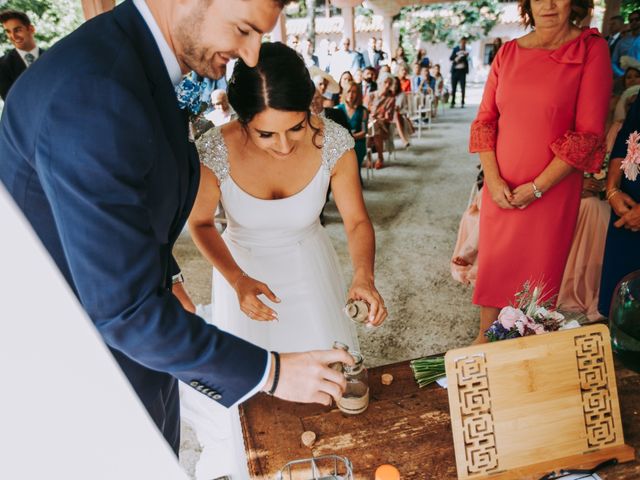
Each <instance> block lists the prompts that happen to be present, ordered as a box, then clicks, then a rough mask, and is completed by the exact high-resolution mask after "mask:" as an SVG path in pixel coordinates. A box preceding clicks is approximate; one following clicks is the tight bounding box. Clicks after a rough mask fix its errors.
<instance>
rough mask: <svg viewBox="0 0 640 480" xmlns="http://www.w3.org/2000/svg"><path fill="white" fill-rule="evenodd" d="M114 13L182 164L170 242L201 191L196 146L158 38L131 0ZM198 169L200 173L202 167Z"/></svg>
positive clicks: (175, 154)
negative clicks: (141, 70) (177, 97)
mask: <svg viewBox="0 0 640 480" xmlns="http://www.w3.org/2000/svg"><path fill="white" fill-rule="evenodd" d="M113 13H114V16H115V19H116V21H117V22H118V23H119V24H120V26H121V27H122V29H123V31H124V32H125V33H126V34H127V36H129V37H130V38H131V43H132V45H133V47H134V48H135V49H136V50H137V52H138V56H139V58H140V62H141V64H142V65H143V68H144V70H145V73H146V75H147V81H148V82H149V85H150V88H151V92H152V96H153V100H154V103H155V106H156V108H157V111H158V115H159V118H160V121H161V123H162V126H163V130H164V135H165V137H166V139H167V141H168V143H169V145H170V146H171V150H172V151H173V156H174V159H175V161H176V162H177V164H178V172H179V179H177V180H178V182H179V187H180V205H179V206H178V208H177V210H176V212H175V217H174V221H173V224H172V232H171V235H170V237H171V238H170V241H171V243H173V242H174V241H175V239H176V238H177V236H178V235H179V234H180V231H181V230H182V227H183V226H184V221H185V220H186V217H187V216H188V211H189V210H190V209H191V206H192V204H193V198H195V192H194V191H193V190H194V189H195V190H197V185H198V184H197V183H195V182H194V179H193V177H194V175H195V172H194V168H193V160H192V158H191V157H192V151H191V150H192V148H193V146H192V145H191V144H190V142H189V141H188V138H189V131H188V124H187V121H186V116H185V114H184V112H183V111H181V110H180V109H179V108H178V101H177V99H176V93H175V89H174V86H173V83H172V82H171V79H170V78H169V74H168V72H167V69H166V66H165V64H164V62H163V60H162V55H161V54H160V50H159V49H158V46H157V44H156V42H155V39H154V38H153V35H152V34H151V32H150V31H149V28H148V27H147V25H146V23H145V22H144V20H143V18H142V16H141V15H140V13H139V12H138V10H137V9H136V7H135V5H133V3H132V2H130V1H128V2H124V3H123V4H121V5H120V6H118V7H116V8H115V9H114V12H113ZM196 161H197V154H196ZM197 171H198V172H199V170H197ZM194 183H195V188H194ZM185 212H186V213H185Z"/></svg>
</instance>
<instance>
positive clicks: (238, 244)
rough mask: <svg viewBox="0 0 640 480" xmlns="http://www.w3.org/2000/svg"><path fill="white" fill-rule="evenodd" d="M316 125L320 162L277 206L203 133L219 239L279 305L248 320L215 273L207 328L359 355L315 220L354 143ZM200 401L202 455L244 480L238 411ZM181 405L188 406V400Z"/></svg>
mask: <svg viewBox="0 0 640 480" xmlns="http://www.w3.org/2000/svg"><path fill="white" fill-rule="evenodd" d="M322 120H323V121H324V137H323V138H324V141H323V147H322V163H321V165H320V167H319V169H318V171H317V173H316V175H315V176H314V177H313V179H312V180H311V181H310V182H309V183H308V184H307V185H306V186H305V187H304V188H303V189H302V190H301V191H300V192H298V193H296V194H294V195H292V196H290V197H286V198H282V199H277V200H263V199H259V198H256V197H254V196H252V195H250V194H248V193H247V192H245V191H244V190H242V189H241V188H240V187H239V186H238V185H237V184H236V183H235V182H234V180H233V171H231V170H230V168H229V161H228V158H227V147H226V145H225V142H224V138H223V136H222V133H221V131H220V129H219V128H215V129H212V130H209V131H208V132H207V133H205V134H204V135H203V136H202V138H201V139H200V140H199V151H200V157H201V159H200V160H201V162H202V163H203V164H204V165H205V166H207V167H208V168H210V169H211V170H212V171H213V172H214V173H215V175H216V177H217V178H218V181H219V183H220V190H221V193H222V195H221V203H222V205H223V207H224V210H225V212H226V216H227V228H226V230H225V232H224V233H223V235H222V237H223V238H224V241H225V243H226V244H227V246H228V248H229V250H230V251H231V254H232V255H233V258H234V260H235V261H236V262H237V264H238V265H239V267H240V268H241V269H242V270H243V271H244V272H246V273H247V275H249V276H250V277H252V278H255V279H257V280H259V281H261V282H264V283H266V284H267V285H268V286H269V288H270V289H271V290H272V291H273V292H274V293H275V294H276V296H277V297H278V298H279V299H280V300H281V302H280V303H277V304H276V303H272V302H270V301H269V300H267V299H266V298H264V296H262V297H260V298H261V300H262V301H264V302H265V303H266V304H267V305H269V307H271V308H272V309H273V310H275V311H276V312H277V313H278V320H277V321H272V322H259V321H255V320H251V319H250V318H249V317H247V316H246V315H245V314H244V313H242V311H241V310H240V307H239V303H238V297H237V295H236V292H235V290H233V288H232V287H231V286H230V285H229V283H228V282H227V281H226V280H225V278H224V277H223V276H222V275H221V274H220V273H219V272H218V271H217V270H215V269H214V270H213V287H212V303H213V320H212V323H214V324H215V325H216V326H218V327H219V328H221V329H222V330H226V331H228V332H230V333H233V334H235V335H237V336H239V337H241V338H244V339H246V340H248V341H250V342H252V343H255V344H257V345H259V346H261V347H263V348H265V349H267V350H276V351H278V352H300V351H307V350H316V349H330V348H332V345H333V342H334V341H336V340H337V341H340V342H342V343H345V344H347V345H349V346H350V347H351V348H352V349H355V350H358V349H359V347H358V340H357V335H356V332H355V328H354V326H353V323H352V322H351V320H349V319H348V318H347V317H346V315H345V314H344V312H343V308H344V304H345V301H346V285H345V282H344V279H343V276H342V272H341V268H340V264H339V262H338V257H337V255H336V252H335V250H334V249H333V246H332V245H331V242H330V239H329V237H328V235H327V233H326V231H325V229H324V228H323V227H322V225H321V224H320V221H319V216H320V212H321V211H322V208H323V206H324V204H325V199H326V195H327V189H328V187H329V182H330V177H331V172H332V170H333V168H334V166H335V164H336V162H337V161H338V159H339V158H340V157H342V155H343V154H344V153H345V152H346V151H347V150H349V149H351V148H353V146H354V142H353V138H352V137H351V135H350V134H349V133H348V132H347V130H345V129H344V128H342V127H341V126H339V125H337V124H336V123H334V122H332V121H331V120H328V119H326V118H322ZM196 394H197V393H196ZM183 400H184V397H183ZM203 401H204V403H202V407H203V408H205V409H206V410H202V409H200V410H202V413H203V414H204V415H205V416H206V417H207V418H203V419H202V425H200V426H199V425H193V424H195V423H200V422H198V421H197V420H196V419H194V418H193V415H189V417H190V423H191V424H192V425H193V426H194V428H195V429H196V431H197V434H198V436H199V438H200V441H201V442H202V441H203V437H207V438H208V440H205V442H203V443H205V445H204V448H205V450H206V449H207V448H210V449H218V450H217V451H216V457H217V458H218V459H219V461H220V462H225V461H226V462H227V465H228V459H229V458H234V459H235V462H234V463H235V465H233V466H231V470H232V471H231V473H232V478H233V479H234V480H235V479H242V480H244V479H245V478H248V473H247V467H246V456H245V453H244V444H243V441H242V435H241V431H240V423H239V420H238V414H237V409H232V410H223V409H220V408H215V409H214V408H213V406H212V404H211V402H210V401H209V400H208V399H206V398H205V399H203ZM187 403H188V404H191V403H192V402H191V401H190V400H188V399H187ZM187 407H189V405H187ZM216 407H218V406H217V405H216ZM214 412H215V419H214V420H212V417H211V416H212V415H213V414H214ZM228 412H232V413H231V414H230V415H229V413H228ZM225 419H226V420H225ZM225 422H226V423H225ZM205 424H206V426H205ZM214 424H215V427H214ZM214 438H215V441H213V439H214ZM214 445H216V446H215V447H214ZM232 445H233V451H232V450H230V447H231V446H232ZM291 460H294V459H291ZM223 468H224V469H225V470H224V471H223V472H221V473H222V474H228V473H230V472H229V466H225V467H223ZM221 473H220V472H217V473H215V474H218V475H219V474H221ZM207 475H210V473H209V472H207ZM198 478H200V476H198ZM202 478H206V477H205V476H203V477H202ZM209 478H211V477H209Z"/></svg>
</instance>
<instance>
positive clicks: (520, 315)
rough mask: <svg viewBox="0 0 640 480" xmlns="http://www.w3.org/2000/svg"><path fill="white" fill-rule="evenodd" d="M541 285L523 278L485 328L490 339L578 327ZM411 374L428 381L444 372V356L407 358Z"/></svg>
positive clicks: (422, 381) (504, 338)
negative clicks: (512, 297) (511, 299)
mask: <svg viewBox="0 0 640 480" xmlns="http://www.w3.org/2000/svg"><path fill="white" fill-rule="evenodd" d="M543 297H544V286H541V285H536V286H532V285H531V283H530V282H526V283H525V284H524V286H523V287H522V290H521V291H519V292H518V293H516V296H515V305H513V306H509V307H504V308H503V309H502V310H501V311H500V314H499V315H498V319H497V320H496V321H495V322H493V323H492V324H491V327H489V329H488V330H487V331H486V332H485V336H486V337H487V339H488V340H489V341H490V342H495V341H498V340H507V339H509V338H517V337H526V336H528V335H540V334H543V333H548V332H555V331H556V330H565V329H569V328H576V327H579V326H580V324H579V323H578V322H577V321H575V320H571V321H567V320H566V319H565V317H564V315H562V314H561V313H560V312H557V311H556V310H555V309H554V308H553V307H552V305H553V299H547V300H543ZM411 369H412V370H413V375H414V377H415V379H416V382H418V386H419V387H424V386H426V385H429V384H431V383H433V382H435V381H436V380H438V379H439V378H442V377H444V376H445V366H444V357H428V358H419V359H417V360H413V361H412V362H411Z"/></svg>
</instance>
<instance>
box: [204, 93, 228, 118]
mask: <svg viewBox="0 0 640 480" xmlns="http://www.w3.org/2000/svg"><path fill="white" fill-rule="evenodd" d="M204 116H205V118H206V119H207V120H209V121H210V122H211V123H213V124H214V125H215V126H216V127H219V126H220V125H224V124H225V123H229V122H230V121H231V120H233V119H234V117H235V114H234V113H233V109H232V108H231V105H229V99H228V98H227V92H226V91H225V90H214V91H213V92H211V109H210V110H209V111H208V112H207V113H205V115H204Z"/></svg>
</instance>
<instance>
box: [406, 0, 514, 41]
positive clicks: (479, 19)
mask: <svg viewBox="0 0 640 480" xmlns="http://www.w3.org/2000/svg"><path fill="white" fill-rule="evenodd" d="M500 14H501V8H500V4H499V3H498V0H471V1H460V2H454V3H443V4H432V5H427V6H411V7H405V8H403V9H402V11H401V12H400V15H399V17H398V22H399V23H400V33H401V34H402V36H403V37H405V36H414V35H419V36H420V37H421V38H422V40H424V41H427V42H431V43H440V42H444V43H447V44H448V45H449V46H453V45H454V44H455V43H457V42H458V41H459V40H460V39H461V38H462V37H468V38H469V40H470V41H471V40H475V39H478V38H481V37H482V36H486V35H487V34H488V33H489V32H490V31H491V29H492V28H493V27H494V26H495V25H496V24H497V23H498V21H499V19H500Z"/></svg>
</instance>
